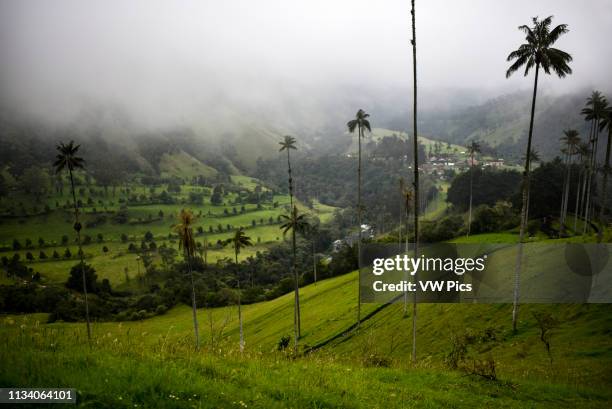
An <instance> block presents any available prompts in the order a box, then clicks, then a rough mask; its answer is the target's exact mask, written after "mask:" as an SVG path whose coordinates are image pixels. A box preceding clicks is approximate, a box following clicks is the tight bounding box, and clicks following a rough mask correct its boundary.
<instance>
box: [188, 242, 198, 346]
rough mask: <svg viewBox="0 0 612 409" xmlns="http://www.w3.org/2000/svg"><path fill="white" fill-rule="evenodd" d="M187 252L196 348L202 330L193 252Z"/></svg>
mask: <svg viewBox="0 0 612 409" xmlns="http://www.w3.org/2000/svg"><path fill="white" fill-rule="evenodd" d="M186 254H187V268H188V269H189V279H190V280H191V309H192V313H193V331H194V333H195V346H196V350H199V349H200V331H199V329H198V313H197V306H196V295H195V283H194V281H193V269H192V268H191V253H190V251H189V250H187V252H186Z"/></svg>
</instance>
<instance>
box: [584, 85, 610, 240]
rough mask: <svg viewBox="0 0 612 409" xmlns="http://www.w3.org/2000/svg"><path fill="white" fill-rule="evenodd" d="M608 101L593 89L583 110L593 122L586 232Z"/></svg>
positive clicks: (586, 118)
mask: <svg viewBox="0 0 612 409" xmlns="http://www.w3.org/2000/svg"><path fill="white" fill-rule="evenodd" d="M607 106H608V102H607V100H606V98H605V97H604V96H602V94H601V92H599V91H593V93H592V94H591V96H590V97H589V98H587V102H586V107H585V108H584V109H583V110H582V111H581V113H582V114H583V115H584V119H585V121H590V122H591V132H590V140H589V141H590V143H591V157H590V162H589V174H588V176H587V179H586V200H585V203H584V221H585V223H584V229H583V233H586V231H587V227H588V225H589V218H590V217H591V205H592V203H591V195H592V192H591V185H592V184H593V179H594V177H595V169H596V168H597V147H598V146H597V145H598V142H599V122H600V121H601V119H602V118H603V117H604V116H605V113H606V109H607Z"/></svg>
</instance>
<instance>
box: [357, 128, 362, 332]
mask: <svg viewBox="0 0 612 409" xmlns="http://www.w3.org/2000/svg"><path fill="white" fill-rule="evenodd" d="M358 126H359V131H358V136H357V139H358V143H357V145H358V154H357V156H358V159H357V161H358V162H357V226H358V228H357V231H358V233H357V234H358V237H357V267H358V269H359V274H358V276H357V328H359V327H360V326H361V136H362V134H363V129H362V126H361V124H359V125H358Z"/></svg>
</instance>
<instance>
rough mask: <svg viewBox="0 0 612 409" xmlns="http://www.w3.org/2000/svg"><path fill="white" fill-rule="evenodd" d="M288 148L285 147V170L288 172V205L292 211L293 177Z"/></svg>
mask: <svg viewBox="0 0 612 409" xmlns="http://www.w3.org/2000/svg"><path fill="white" fill-rule="evenodd" d="M289 150H290V149H289V148H287V172H288V173H289V205H290V206H291V211H293V178H292V177H291V156H290V154H289Z"/></svg>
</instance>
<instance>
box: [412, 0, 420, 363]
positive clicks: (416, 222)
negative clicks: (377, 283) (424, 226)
mask: <svg viewBox="0 0 612 409" xmlns="http://www.w3.org/2000/svg"><path fill="white" fill-rule="evenodd" d="M411 14H412V70H413V89H414V95H413V98H414V101H413V112H412V115H413V118H412V119H413V123H412V126H413V133H414V135H413V149H414V257H418V252H419V149H418V140H417V138H418V136H417V135H418V134H417V59H416V20H415V17H416V16H415V15H416V11H415V8H414V0H412V10H411ZM417 274H418V273H416V274H415V275H414V276H413V277H414V281H415V282H416V281H417ZM412 301H413V302H412V362H416V322H417V295H416V292H414V293H413V298H412Z"/></svg>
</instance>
